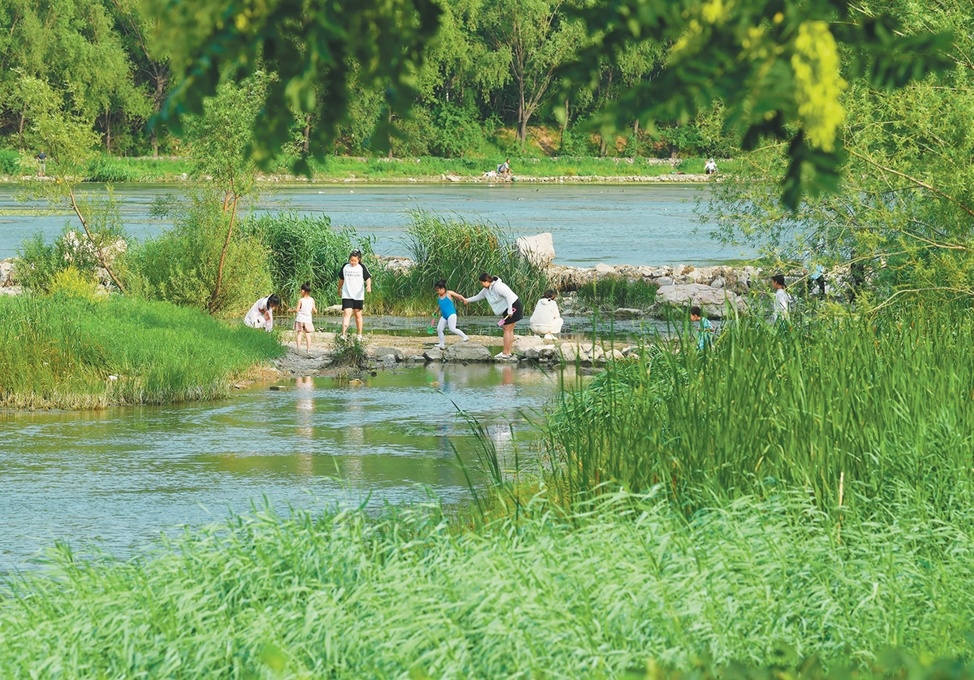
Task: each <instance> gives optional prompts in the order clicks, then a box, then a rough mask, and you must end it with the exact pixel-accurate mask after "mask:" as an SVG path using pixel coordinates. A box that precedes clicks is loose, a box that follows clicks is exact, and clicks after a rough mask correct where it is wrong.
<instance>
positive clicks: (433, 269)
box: [373, 212, 548, 314]
mask: <svg viewBox="0 0 974 680" xmlns="http://www.w3.org/2000/svg"><path fill="white" fill-rule="evenodd" d="M406 234H407V238H408V242H407V244H408V248H409V257H410V258H411V259H412V260H413V266H412V267H411V268H410V269H408V270H405V271H402V270H396V271H390V270H386V271H383V272H381V276H380V280H379V281H378V283H379V285H378V286H377V287H376V289H375V296H374V297H373V304H374V305H376V306H378V307H379V308H381V309H382V310H384V311H386V312H388V313H398V312H401V311H403V310H406V311H409V310H415V312H416V313H421V314H428V313H429V312H430V310H432V309H433V308H434V307H435V306H436V303H435V298H434V297H433V293H432V290H433V282H435V281H437V280H439V279H445V280H446V282H447V285H448V286H449V287H450V288H452V289H453V290H456V291H457V292H458V293H461V294H463V295H467V296H470V295H474V294H475V293H477V292H479V291H480V284H479V282H478V281H477V276H478V275H479V274H480V272H488V273H490V274H493V275H494V276H499V277H500V278H501V279H503V281H504V282H505V283H507V284H508V285H509V286H510V287H511V288H512V289H513V290H514V292H515V293H517V294H518V296H519V297H520V298H521V300H522V301H523V302H525V304H531V303H533V302H534V301H536V300H538V299H539V298H540V297H541V296H542V294H543V293H544V291H545V289H546V288H547V285H548V277H547V274H546V273H545V271H544V268H543V267H540V266H538V265H536V264H534V263H533V262H532V261H531V260H530V259H529V258H527V257H526V256H525V255H524V254H523V253H521V252H520V251H519V250H518V248H517V246H516V245H515V239H514V237H513V236H509V235H507V234H505V233H504V232H503V231H502V230H501V229H499V228H498V227H496V226H494V225H492V224H490V223H487V222H469V221H467V220H464V219H461V218H449V219H447V218H443V217H440V216H438V215H435V214H433V213H429V212H414V213H413V214H412V222H411V224H410V225H409V227H408V229H407V230H406ZM462 307H463V305H461V306H460V308H458V310H457V311H458V312H460V313H463V310H462ZM484 309H485V313H487V314H491V313H492V312H490V311H489V309H486V308H484Z"/></svg>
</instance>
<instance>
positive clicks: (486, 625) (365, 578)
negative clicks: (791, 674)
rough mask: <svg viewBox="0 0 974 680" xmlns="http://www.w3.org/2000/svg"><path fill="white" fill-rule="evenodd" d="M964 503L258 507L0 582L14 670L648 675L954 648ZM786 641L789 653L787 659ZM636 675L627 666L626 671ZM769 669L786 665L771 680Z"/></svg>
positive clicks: (631, 500) (0, 628)
mask: <svg viewBox="0 0 974 680" xmlns="http://www.w3.org/2000/svg"><path fill="white" fill-rule="evenodd" d="M972 519H974V516H972V514H971V512H970V511H969V510H968V511H966V512H965V513H964V515H963V516H962V517H958V518H957V519H956V521H954V522H952V523H942V522H938V521H932V520H925V519H923V518H921V517H918V516H915V515H913V516H911V517H908V518H905V519H904V520H903V521H899V522H887V523H884V524H882V525H879V524H876V523H873V522H866V521H861V520H860V519H858V517H856V516H855V515H854V514H851V515H850V517H849V518H847V520H846V524H845V526H844V529H843V534H842V540H841V541H838V540H837V539H836V532H835V526H834V524H833V523H832V522H831V521H830V520H829V518H828V517H827V516H826V515H824V514H823V513H821V512H819V511H818V510H817V509H816V508H815V507H814V505H813V504H812V503H810V502H809V500H808V499H807V497H805V496H804V495H803V494H801V493H782V494H779V495H778V496H777V497H776V498H774V499H769V500H765V501H757V500H755V499H753V498H751V499H742V500H739V501H737V502H735V503H730V504H727V505H725V506H724V507H721V508H713V509H711V510H710V511H708V512H706V513H699V514H698V515H697V516H695V517H694V518H693V520H692V521H690V522H687V521H686V518H685V517H684V516H683V515H682V513H680V512H679V511H676V510H675V509H674V508H673V506H672V505H671V504H670V503H668V502H666V501H661V500H659V499H653V498H646V497H643V498H640V497H632V496H625V495H614V496H611V497H604V498H603V499H601V500H600V501H599V502H598V503H597V504H594V505H590V506H588V507H585V508H581V509H580V512H579V513H578V514H576V515H574V516H572V517H568V518H564V521H563V520H560V519H558V518H557V515H555V514H553V513H552V512H550V511H549V509H548V508H546V507H545V506H544V505H543V504H541V505H534V506H532V507H529V508H527V514H526V515H525V516H523V517H522V520H521V521H520V522H515V521H514V520H513V518H508V519H505V520H501V521H496V522H494V523H492V524H490V525H488V526H486V527H483V528H482V529H481V530H479V531H478V532H474V533H468V532H457V531H455V530H453V529H452V528H451V522H450V520H449V519H448V518H447V517H445V516H444V515H443V514H442V513H441V512H440V511H439V510H437V509H436V508H415V509H402V510H400V511H398V513H397V514H396V515H394V516H387V517H385V518H380V519H378V520H376V519H373V518H370V517H369V516H368V515H367V514H366V513H364V512H360V511H347V512H339V513H326V514H324V515H320V516H313V515H310V514H305V513H297V514H295V515H294V516H293V517H291V518H290V519H282V518H280V517H278V516H276V515H274V514H273V513H272V512H270V511H263V512H259V513H256V514H254V515H253V516H250V517H241V518H236V519H234V520H232V521H231V522H230V523H229V524H228V525H227V526H224V527H213V528H209V529H203V530H200V531H197V532H194V533H193V534H186V535H184V536H183V537H181V538H179V539H176V540H174V541H172V542H171V543H169V544H167V545H165V546H163V547H161V548H160V549H159V550H158V551H157V553H156V554H155V555H154V556H152V557H149V558H146V559H142V560H137V561H133V562H129V563H123V562H116V561H111V560H105V561H98V562H95V563H86V562H84V561H81V560H79V559H78V558H77V557H76V556H75V555H73V554H72V552H71V551H70V549H68V548H67V547H64V546H62V547H61V548H60V549H58V550H57V551H55V554H54V555H53V562H52V563H51V564H50V565H49V568H48V573H46V574H28V575H24V576H22V577H21V578H19V579H18V580H17V581H14V582H11V583H9V591H8V594H7V595H0V667H2V668H4V669H5V674H6V675H7V676H8V677H13V678H18V677H24V678H26V677H53V676H58V677H173V678H201V677H207V678H213V677H310V678H386V677H420V678H422V677H433V678H458V677H484V678H495V677H622V676H623V675H624V674H625V673H626V671H629V670H633V675H630V676H627V677H646V674H645V671H646V669H647V666H648V664H649V662H651V661H652V662H655V663H656V664H659V665H661V666H672V667H677V668H687V667H693V666H694V665H696V663H697V661H696V660H697V659H701V658H703V659H710V660H711V662H712V663H713V664H714V665H715V666H721V665H724V664H727V663H728V662H729V661H730V660H732V659H736V660H738V661H741V662H744V663H747V664H749V665H757V666H764V665H768V664H774V665H777V666H781V665H785V666H792V665H793V664H797V663H799V661H798V660H799V659H802V658H806V657H810V656H815V657H817V658H818V659H819V660H820V661H821V662H822V663H823V664H825V665H826V666H829V665H844V664H846V663H849V662H852V663H854V664H868V663H870V662H871V661H872V660H873V659H874V655H875V654H876V653H879V652H881V651H882V650H884V649H886V648H888V647H902V648H906V649H909V650H911V651H913V652H914V653H915V654H918V655H921V656H924V657H927V656H928V655H944V656H946V655H968V654H970V652H971V651H972V649H971V643H970V640H969V639H968V638H967V637H965V636H966V633H967V631H968V630H969V628H970V621H971V620H972V617H974V591H972V589H971V588H970V587H969V586H970V583H971V579H972V578H974V541H972V539H971V536H972V535H974V532H972V531H971V529H974V523H972ZM782 650H785V656H783V655H782ZM640 669H641V672H639V671H640ZM775 677H788V676H787V675H784V676H775Z"/></svg>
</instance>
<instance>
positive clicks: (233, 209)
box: [210, 195, 240, 314]
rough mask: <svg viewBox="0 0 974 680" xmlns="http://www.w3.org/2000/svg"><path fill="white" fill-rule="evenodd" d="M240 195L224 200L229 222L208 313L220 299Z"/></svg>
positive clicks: (213, 310) (214, 309)
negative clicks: (228, 212) (227, 208)
mask: <svg viewBox="0 0 974 680" xmlns="http://www.w3.org/2000/svg"><path fill="white" fill-rule="evenodd" d="M239 202H240V197H239V196H237V195H234V196H233V198H232V200H230V201H229V202H227V201H224V204H223V205H224V211H226V207H227V205H229V206H230V224H229V225H227V237H226V238H225V239H223V249H222V250H221V251H220V263H219V264H218V265H217V267H216V285H214V286H213V294H212V295H211V296H210V314H213V313H214V312H215V311H216V306H217V300H219V299H220V290H221V289H222V288H223V268H224V266H225V265H226V262H227V251H228V250H229V249H230V238H231V237H232V236H233V226H234V220H235V219H236V217H237V204H238V203H239Z"/></svg>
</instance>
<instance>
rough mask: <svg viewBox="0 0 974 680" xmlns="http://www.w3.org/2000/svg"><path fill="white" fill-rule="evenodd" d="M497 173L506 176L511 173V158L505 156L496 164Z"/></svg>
mask: <svg viewBox="0 0 974 680" xmlns="http://www.w3.org/2000/svg"><path fill="white" fill-rule="evenodd" d="M497 174H498V175H500V176H501V177H508V176H510V174H511V159H510V158H505V159H504V162H503V163H501V164H500V165H498V166H497Z"/></svg>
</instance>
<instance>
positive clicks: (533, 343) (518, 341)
mask: <svg viewBox="0 0 974 680" xmlns="http://www.w3.org/2000/svg"><path fill="white" fill-rule="evenodd" d="M544 345H545V341H544V338H542V337H541V336H539V335H518V336H517V337H515V338H514V349H519V350H522V351H527V350H529V349H534V350H538V349H541V348H542V347H544Z"/></svg>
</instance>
